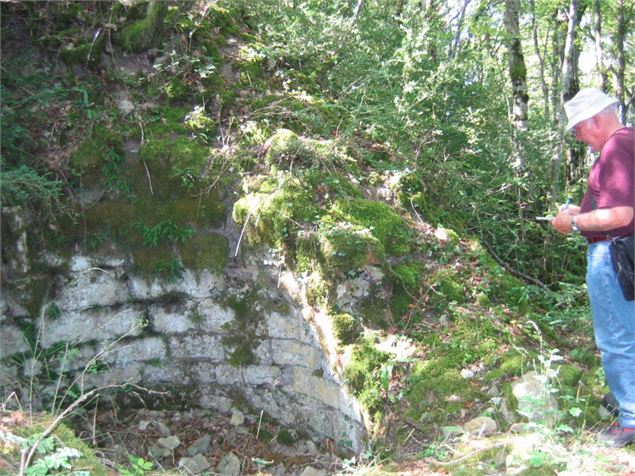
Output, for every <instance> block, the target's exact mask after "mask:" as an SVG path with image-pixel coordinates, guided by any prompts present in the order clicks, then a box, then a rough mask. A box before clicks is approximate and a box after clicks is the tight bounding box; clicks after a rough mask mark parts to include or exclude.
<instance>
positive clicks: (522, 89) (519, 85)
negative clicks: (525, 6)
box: [504, 0, 529, 130]
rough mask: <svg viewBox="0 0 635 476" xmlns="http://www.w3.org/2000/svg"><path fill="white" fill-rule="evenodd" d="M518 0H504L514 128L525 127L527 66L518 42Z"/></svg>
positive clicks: (527, 98)
mask: <svg viewBox="0 0 635 476" xmlns="http://www.w3.org/2000/svg"><path fill="white" fill-rule="evenodd" d="M519 8H520V5H519V0H505V18H504V23H505V30H506V32H507V36H508V40H507V49H508V50H509V62H508V65H509V77H510V79H511V83H512V111H511V117H512V125H513V126H514V128H515V129H516V130H526V129H527V104H528V102H529V95H528V94H527V67H526V66H525V58H524V56H523V50H522V45H521V42H520V27H519V22H518V11H519Z"/></svg>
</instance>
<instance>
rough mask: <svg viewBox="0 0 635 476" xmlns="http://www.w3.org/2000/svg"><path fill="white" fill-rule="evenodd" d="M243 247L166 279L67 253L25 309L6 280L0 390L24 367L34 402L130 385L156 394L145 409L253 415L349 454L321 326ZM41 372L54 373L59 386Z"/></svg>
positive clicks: (357, 429)
mask: <svg viewBox="0 0 635 476" xmlns="http://www.w3.org/2000/svg"><path fill="white" fill-rule="evenodd" d="M250 253H251V254H249V256H248V257H247V258H244V259H243V260H242V262H241V264H238V263H237V262H233V263H232V262H230V263H229V264H228V265H227V266H225V268H224V270H223V271H222V272H211V271H208V270H203V271H199V272H196V273H194V272H191V271H189V270H185V271H184V273H183V275H182V278H181V279H180V280H178V281H176V282H173V283H168V282H164V281H161V280H147V279H146V278H143V277H137V276H134V275H133V274H132V273H130V269H129V263H128V261H127V259H126V258H125V257H123V258H122V257H118V258H113V257H108V256H87V255H75V256H72V258H71V259H70V261H69V262H68V265H67V266H66V267H64V270H63V272H62V271H60V272H59V273H57V274H53V275H51V276H50V282H49V283H46V284H47V285H48V286H50V289H55V295H54V296H51V295H50V294H49V298H48V299H44V300H43V304H42V305H41V306H40V307H39V308H37V310H33V306H31V308H32V309H31V310H27V309H28V308H29V306H28V305H27V301H28V299H27V298H25V296H27V295H30V294H29V293H27V292H26V291H25V285H24V282H27V281H28V280H26V281H24V282H22V285H21V282H19V281H16V283H14V284H15V285H14V286H11V288H10V289H9V288H6V292H5V290H4V289H3V295H2V299H1V302H0V310H1V311H2V312H1V316H0V336H2V339H1V341H0V379H1V380H0V393H1V394H2V398H3V399H5V398H6V397H7V396H8V395H9V394H10V393H11V392H13V391H17V393H18V394H20V392H21V391H22V389H26V388H27V387H26V385H27V383H28V378H27V376H28V375H31V374H35V375H34V378H35V383H36V384H37V385H38V392H37V393H38V399H39V401H40V403H41V404H46V402H50V401H52V399H53V398H54V395H55V393H56V392H57V394H58V395H57V398H58V402H59V398H60V389H65V388H68V387H69V386H71V385H72V384H73V383H75V385H81V386H82V387H81V388H82V389H83V390H84V391H86V390H89V389H92V388H97V387H102V386H108V385H120V384H127V383H129V384H134V385H138V386H139V387H143V388H145V389H150V390H160V391H163V392H166V393H165V394H162V395H160V396H159V397H157V396H156V395H154V394H152V393H150V394H148V395H144V399H145V400H146V403H145V404H146V405H149V406H159V405H176V406H178V407H180V408H203V409H205V408H209V409H214V410H216V411H220V412H225V413H229V412H231V409H232V407H239V408H241V409H242V410H244V411H245V412H247V413H249V412H251V413H253V414H254V415H259V414H260V412H261V411H262V412H264V414H265V415H267V416H268V417H270V418H272V419H273V420H276V421H278V422H279V423H280V424H281V425H285V426H290V427H293V428H295V429H298V430H303V431H305V432H306V433H307V434H308V435H310V436H311V437H312V438H314V439H315V440H321V439H323V438H330V439H333V440H335V441H342V440H345V441H348V442H350V448H349V449H351V450H353V451H360V450H361V449H362V446H363V444H364V439H365V436H366V430H365V424H364V417H363V413H362V411H361V410H360V407H359V405H358V403H357V401H356V400H355V399H353V398H352V397H351V396H349V395H348V393H347V392H346V390H345V389H344V388H343V386H342V385H341V383H340V379H339V376H338V374H337V372H336V371H334V370H333V369H332V368H331V366H330V365H329V360H330V357H327V356H326V355H325V351H324V350H323V346H322V344H321V336H322V334H321V331H320V330H319V329H317V328H316V327H315V324H314V323H312V322H309V320H307V319H306V317H305V316H308V314H307V313H306V312H303V309H302V306H301V305H299V304H298V303H297V300H295V299H294V298H293V297H291V294H290V293H289V292H288V291H287V290H285V289H283V288H282V287H279V280H278V276H277V271H278V270H277V267H276V266H274V265H265V264H263V263H274V262H275V260H273V259H271V257H270V256H267V255H266V252H264V251H263V252H261V253H259V254H256V253H255V252H250ZM46 260H48V262H50V263H57V262H59V261H61V258H60V257H58V256H53V255H50V256H47V257H46ZM34 330H37V332H34ZM34 357H35V359H34ZM37 359H44V360H46V362H45V364H46V365H41V364H44V362H40V363H39V364H38V365H34V362H33V361H34V360H37ZM27 367H28V368H27ZM51 371H54V372H57V373H59V374H63V376H62V377H61V380H60V382H59V388H57V387H58V386H57V381H56V380H53V379H52V378H51V377H50V373H51ZM47 373H48V374H47ZM141 393H143V392H141ZM23 395H27V393H26V392H24V393H23ZM118 398H122V399H123V400H124V403H125V404H126V405H130V406H132V405H138V404H140V403H141V402H140V401H139V400H138V399H137V398H136V397H128V396H126V394H125V393H123V396H121V394H120V396H119V397H118ZM189 463H190V462H188V464H189Z"/></svg>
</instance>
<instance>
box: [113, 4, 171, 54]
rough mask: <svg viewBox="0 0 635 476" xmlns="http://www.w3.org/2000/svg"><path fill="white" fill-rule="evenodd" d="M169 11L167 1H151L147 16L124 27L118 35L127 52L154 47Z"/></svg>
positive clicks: (138, 51) (136, 51) (137, 51)
mask: <svg viewBox="0 0 635 476" xmlns="http://www.w3.org/2000/svg"><path fill="white" fill-rule="evenodd" d="M167 12H168V4H167V3H166V2H161V1H151V2H149V3H148V8H147V10H146V17H145V18H144V19H142V20H137V21H135V22H134V23H133V24H131V25H128V26H126V27H124V28H123V30H121V33H120V34H119V35H118V39H119V42H120V43H121V46H122V48H123V49H124V51H126V52H127V53H140V52H142V51H144V50H147V49H148V48H150V47H152V46H153V45H154V43H155V42H157V41H158V40H159V38H160V37H161V33H162V31H163V20H164V19H165V16H166V14H167Z"/></svg>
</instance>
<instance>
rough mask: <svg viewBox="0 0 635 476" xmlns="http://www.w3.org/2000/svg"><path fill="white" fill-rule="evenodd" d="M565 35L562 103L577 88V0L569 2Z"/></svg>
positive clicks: (562, 114)
mask: <svg viewBox="0 0 635 476" xmlns="http://www.w3.org/2000/svg"><path fill="white" fill-rule="evenodd" d="M567 17H568V20H569V21H568V25H567V36H566V40H565V44H564V57H563V59H562V83H561V85H560V101H561V104H564V103H565V102H566V101H568V100H569V99H571V98H572V97H573V96H575V93H576V92H577V89H578V84H577V82H578V81H577V73H578V72H577V54H576V47H575V37H576V33H577V27H578V0H571V3H570V4H569V13H568V14H567ZM561 119H562V121H563V122H564V121H565V119H566V118H565V116H564V111H562V112H561Z"/></svg>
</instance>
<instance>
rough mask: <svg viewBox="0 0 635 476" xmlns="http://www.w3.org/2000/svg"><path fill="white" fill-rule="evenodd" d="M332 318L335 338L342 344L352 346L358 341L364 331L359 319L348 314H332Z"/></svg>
mask: <svg viewBox="0 0 635 476" xmlns="http://www.w3.org/2000/svg"><path fill="white" fill-rule="evenodd" d="M330 318H331V323H332V324H333V330H334V332H335V336H336V337H337V338H338V339H339V341H340V342H341V343H342V344H351V343H353V342H355V340H357V338H358V337H359V335H360V333H361V331H362V326H361V325H360V323H359V322H358V321H357V319H355V318H354V317H353V316H351V315H350V314H347V313H340V314H331V315H330Z"/></svg>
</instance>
